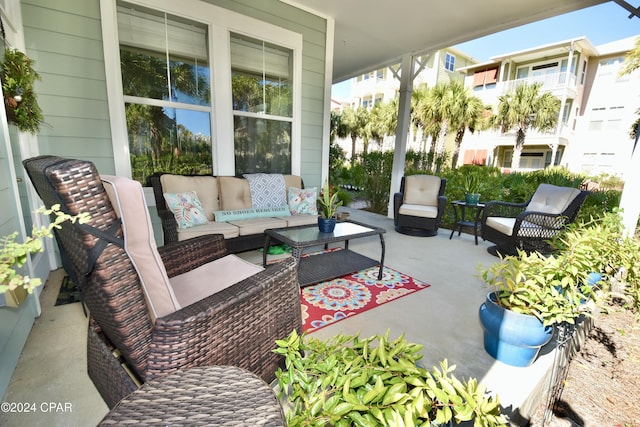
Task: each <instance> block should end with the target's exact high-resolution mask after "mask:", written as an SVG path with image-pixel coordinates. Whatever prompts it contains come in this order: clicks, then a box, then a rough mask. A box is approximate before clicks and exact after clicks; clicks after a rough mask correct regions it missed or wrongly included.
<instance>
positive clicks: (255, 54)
mask: <svg viewBox="0 0 640 427" xmlns="http://www.w3.org/2000/svg"><path fill="white" fill-rule="evenodd" d="M292 61H293V51H292V50H291V49H286V48H282V47H279V46H277V45H273V44H270V43H266V42H265V41H263V40H258V39H254V38H251V37H247V36H241V35H239V34H235V33H232V34H231V89H232V98H233V99H232V104H233V123H234V129H233V131H234V152H235V165H236V174H237V175H241V174H245V173H258V172H261V173H291V124H292V113H293V93H292Z"/></svg>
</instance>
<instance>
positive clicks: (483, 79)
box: [473, 68, 498, 88]
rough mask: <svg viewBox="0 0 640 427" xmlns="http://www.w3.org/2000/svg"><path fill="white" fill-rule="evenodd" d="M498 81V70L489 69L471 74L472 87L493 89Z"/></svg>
mask: <svg viewBox="0 0 640 427" xmlns="http://www.w3.org/2000/svg"><path fill="white" fill-rule="evenodd" d="M497 81H498V69H497V68H490V69H488V70H483V71H476V72H475V73H474V74H473V87H474V88H476V87H478V86H485V87H486V88H492V87H495V85H496V83H497Z"/></svg>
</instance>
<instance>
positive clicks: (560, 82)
mask: <svg viewBox="0 0 640 427" xmlns="http://www.w3.org/2000/svg"><path fill="white" fill-rule="evenodd" d="M576 80H577V79H576V76H574V75H573V74H569V75H567V73H566V72H565V73H553V74H545V75H542V76H533V77H527V78H524V79H516V80H507V81H504V82H499V83H498V86H499V87H500V91H501V92H502V93H503V94H504V93H507V92H510V91H512V90H513V89H515V88H516V87H518V86H520V85H521V84H523V83H526V84H533V83H541V84H542V87H541V88H540V91H541V92H552V91H554V90H559V89H564V88H575V87H576Z"/></svg>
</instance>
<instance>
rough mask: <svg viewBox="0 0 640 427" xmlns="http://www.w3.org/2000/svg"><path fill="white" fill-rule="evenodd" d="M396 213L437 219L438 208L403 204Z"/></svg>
mask: <svg viewBox="0 0 640 427" xmlns="http://www.w3.org/2000/svg"><path fill="white" fill-rule="evenodd" d="M398 213H399V214H400V215H409V216H419V217H421V218H437V217H438V207H437V206H425V205H410V204H407V203H403V204H402V205H400V209H398Z"/></svg>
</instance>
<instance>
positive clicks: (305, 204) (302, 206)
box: [287, 187, 318, 215]
mask: <svg viewBox="0 0 640 427" xmlns="http://www.w3.org/2000/svg"><path fill="white" fill-rule="evenodd" d="M287 200H288V202H289V211H290V212H291V215H298V214H310V215H318V205H317V204H316V202H317V201H318V188H317V187H311V188H295V187H289V189H288V191H287Z"/></svg>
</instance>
